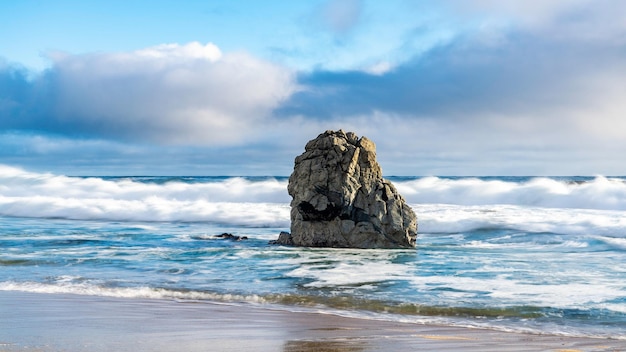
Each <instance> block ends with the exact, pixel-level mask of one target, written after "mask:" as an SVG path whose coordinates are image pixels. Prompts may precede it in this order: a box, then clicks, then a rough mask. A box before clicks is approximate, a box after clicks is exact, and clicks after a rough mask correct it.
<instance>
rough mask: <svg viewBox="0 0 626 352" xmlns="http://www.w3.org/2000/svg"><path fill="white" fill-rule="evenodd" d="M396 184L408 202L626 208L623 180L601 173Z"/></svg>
mask: <svg viewBox="0 0 626 352" xmlns="http://www.w3.org/2000/svg"><path fill="white" fill-rule="evenodd" d="M396 187H397V188H398V191H399V192H400V193H401V194H402V195H403V196H404V197H405V198H406V199H407V201H408V202H409V203H422V204H457V205H490V204H511V205H522V206H533V207H546V208H580V209H601V210H626V182H625V181H624V180H623V179H612V178H606V177H602V176H598V177H596V178H595V179H593V180H591V181H588V182H580V183H576V182H565V181H560V180H554V179H550V178H545V177H537V178H533V179H531V180H529V181H526V182H507V181H502V180H481V179H478V178H462V179H445V178H438V177H424V178H420V179H417V180H413V181H403V182H398V183H396Z"/></svg>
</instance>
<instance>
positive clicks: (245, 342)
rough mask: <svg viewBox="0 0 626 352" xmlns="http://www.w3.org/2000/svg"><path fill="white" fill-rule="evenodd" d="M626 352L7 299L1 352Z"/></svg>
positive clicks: (2, 306) (618, 345)
mask: <svg viewBox="0 0 626 352" xmlns="http://www.w3.org/2000/svg"><path fill="white" fill-rule="evenodd" d="M382 350H385V351H415V350H423V351H559V352H565V351H626V341H621V340H610V339H593V338H572V337H563V336H548V335H531V334H519V333H506V332H498V331H491V330H480V329H468V328H457V327H444V326H431V325H419V324H405V323H395V322H386V321H374V320H365V319H355V318H346V317H339V316H335V315H330V314H320V313H298V312H288V311H282V310H276V309H265V308H263V307H252V306H246V305H244V306H241V305H224V304H219V303H208V302H178V301H171V300H140V299H120V298H108V297H94V296H78V295H55V294H36V293H23V292H12V291H5V292H0V351H3V352H4V351H69V352H75V351H133V352H137V351H188V352H191V351H318V352H319V351H382Z"/></svg>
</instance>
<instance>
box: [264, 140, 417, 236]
mask: <svg viewBox="0 0 626 352" xmlns="http://www.w3.org/2000/svg"><path fill="white" fill-rule="evenodd" d="M288 192H289V194H290V195H291V196H292V201H291V233H286V232H284V233H281V234H280V236H279V238H278V240H277V241H275V243H279V244H288V245H296V246H311V247H355V248H411V247H414V246H415V240H416V237H417V218H416V216H415V213H414V212H413V210H412V209H411V208H410V207H409V206H408V205H407V204H406V202H405V201H404V198H403V197H402V196H401V195H400V194H399V193H398V192H397V190H396V188H395V187H394V186H393V184H391V182H389V181H387V180H385V179H383V177H382V170H381V168H380V165H379V164H378V162H377V161H376V145H375V144H374V142H372V141H371V140H369V139H368V138H366V137H361V138H359V137H358V136H357V135H356V134H355V133H352V132H347V133H346V132H344V131H343V130H339V131H326V132H324V133H322V134H320V135H319V136H318V137H317V138H315V139H313V140H311V141H309V142H308V143H307V144H306V146H305V151H304V153H303V154H302V155H300V156H298V157H296V159H295V165H294V170H293V173H292V174H291V176H290V177H289V186H288Z"/></svg>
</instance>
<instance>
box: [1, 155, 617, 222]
mask: <svg viewBox="0 0 626 352" xmlns="http://www.w3.org/2000/svg"><path fill="white" fill-rule="evenodd" d="M287 182H288V181H287V180H286V179H285V178H259V179H250V178H245V177H227V178H224V177H220V178H211V177H198V178H193V177H189V178H167V177H161V178H159V177H147V178H146V177H143V178H132V177H130V178H102V177H68V176H62V175H54V174H49V173H34V172H28V171H24V170H22V169H18V168H14V167H10V166H2V165H0V216H14V217H36V218H62V219H77V220H113V221H186V222H214V223H227V224H236V225H241V226H265V227H288V226H289V202H290V200H291V197H290V196H289V195H288V194H287ZM394 183H395V185H396V186H397V188H398V190H399V191H400V193H401V194H403V195H404V197H405V198H406V200H407V202H408V203H409V204H411V205H412V206H414V207H415V208H417V210H418V217H419V218H420V229H426V231H434V232H438V231H450V230H451V229H450V227H455V226H456V227H458V228H459V229H465V228H480V227H481V226H486V227H489V226H494V221H496V224H495V225H496V226H509V225H510V222H511V219H506V217H505V218H502V217H501V218H499V219H498V218H496V219H495V220H494V218H493V216H491V217H490V216H488V215H489V214H486V215H485V214H483V215H485V216H482V215H480V214H478V215H479V216H474V215H472V216H467V215H468V214H469V213H471V212H474V211H478V212H480V211H482V212H485V211H487V210H486V209H488V208H485V206H491V205H494V206H495V205H498V206H500V208H499V209H497V210H498V211H499V214H498V215H497V216H500V215H501V214H506V212H503V211H502V209H503V207H502V205H510V206H513V207H518V208H514V210H515V211H517V212H520V209H521V208H546V209H547V208H549V209H551V210H550V211H549V212H547V211H546V212H545V213H546V214H554V213H555V212H557V213H558V212H560V211H561V210H560V209H584V211H582V212H579V213H583V214H587V213H585V212H586V211H587V210H608V211H620V210H626V182H624V180H623V179H616V178H606V177H601V176H599V177H596V178H593V179H589V180H587V181H583V182H572V181H571V180H569V181H568V180H557V179H550V178H531V179H524V180H522V181H511V180H507V179H506V178H502V179H494V178H490V179H479V178H455V179H448V178H438V177H423V178H418V179H402V178H399V179H395V180H394ZM430 205H437V206H438V208H439V210H438V212H439V214H443V213H445V212H446V211H449V210H451V209H452V208H446V205H452V206H454V205H458V206H466V207H468V208H467V210H464V211H461V212H460V213H459V212H456V213H454V214H452V216H451V218H457V220H458V221H455V223H454V224H452V223H451V222H450V221H447V220H444V221H443V223H441V220H440V219H441V217H439V216H437V217H435V218H434V219H432V218H431V220H429V218H430V217H429V215H428V214H424V213H422V211H423V210H424V209H426V212H427V213H428V212H429V211H431V210H430V209H429V208H428V207H429V206H430ZM440 205H441V206H440ZM476 206H483V207H482V208H480V207H479V208H480V209H478V208H475V207H476ZM458 209H460V208H457V209H454V211H457V210H458ZM476 209H478V210H476ZM521 212H522V213H524V211H523V210H521ZM570 213H571V212H570ZM492 215H493V214H492ZM459 216H461V218H459ZM531 220H532V222H533V228H535V229H536V230H538V231H541V229H540V227H541V226H542V225H541V224H542V223H545V222H542V221H540V220H539V219H531ZM596 220H597V219H591V218H590V219H589V220H588V221H589V222H590V224H591V223H593V222H594V221H596ZM498 222H499V223H498ZM518 222H519V221H518ZM513 223H515V222H513ZM561 225H562V224H561ZM584 225H585V224H583V223H582V222H581V220H576V221H574V225H573V226H570V227H573V228H576V227H577V226H583V227H585V226H584ZM621 225H622V226H623V225H624V224H621ZM548 227H550V226H549V225H548ZM446 228H447V229H446Z"/></svg>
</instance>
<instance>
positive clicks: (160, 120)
mask: <svg viewBox="0 0 626 352" xmlns="http://www.w3.org/2000/svg"><path fill="white" fill-rule="evenodd" d="M51 59H52V60H53V66H52V69H51V71H50V72H49V73H48V75H47V76H45V77H44V79H46V80H49V81H48V83H51V84H53V86H54V89H55V98H54V102H53V103H54V106H55V112H54V113H55V114H56V118H57V119H58V120H59V121H60V122H61V123H63V124H64V125H65V126H64V129H65V130H66V131H72V130H74V131H76V132H79V133H87V134H93V135H96V136H104V137H108V138H120V139H126V140H151V141H157V142H166V143H185V144H206V145H214V144H218V143H219V144H224V143H226V144H228V143H237V142H239V141H241V140H243V139H245V138H248V137H250V135H251V134H253V133H254V131H255V128H257V127H258V126H259V124H260V123H262V121H263V119H265V118H267V117H268V116H269V114H270V113H271V111H272V109H274V108H275V107H277V106H278V105H279V104H280V103H281V102H282V101H283V100H284V99H286V98H288V97H289V96H290V95H291V94H292V93H293V92H294V91H295V90H296V83H295V77H294V74H293V72H291V71H289V70H287V69H285V68H283V67H280V66H277V65H274V64H272V63H269V62H266V61H262V60H259V59H257V58H254V57H252V56H250V55H248V54H246V53H227V54H222V53H221V52H220V50H219V49H218V48H217V47H216V46H215V45H213V44H210V43H209V44H206V45H202V44H200V43H189V44H186V45H178V44H164V45H159V46H155V47H151V48H146V49H141V50H137V51H134V52H128V53H95V54H88V55H55V56H53V57H52V58H51Z"/></svg>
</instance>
